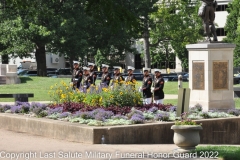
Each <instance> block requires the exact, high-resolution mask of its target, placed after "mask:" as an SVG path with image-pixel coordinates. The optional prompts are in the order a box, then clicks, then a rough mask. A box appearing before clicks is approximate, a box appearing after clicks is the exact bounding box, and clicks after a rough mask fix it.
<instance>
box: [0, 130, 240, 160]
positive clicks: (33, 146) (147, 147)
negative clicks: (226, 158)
mask: <svg viewBox="0 0 240 160" xmlns="http://www.w3.org/2000/svg"><path fill="white" fill-rule="evenodd" d="M0 135H2V136H1V138H0V140H1V145H0V151H4V152H5V153H12V154H13V153H22V152H24V153H25V154H26V153H30V152H31V153H35V157H31V158H30V159H29V160H42V159H54V160H58V159H61V160H62V159H63V160H65V159H66V160H70V159H81V160H105V159H108V160H109V159H111V160H120V159H145V160H150V159H168V160H174V159H182V160H185V159H194V160H200V159H205V158H177V156H178V155H179V154H178V153H177V152H176V148H177V146H176V145H174V144H133V145H119V144H114V145H113V144H95V145H92V144H82V143H75V142H69V141H63V140H58V139H51V138H47V137H40V136H34V135H29V134H27V133H16V132H12V131H7V130H4V129H0ZM200 146H206V145H200ZM238 146H239V145H238ZM80 154H81V155H82V157H81V158H80V157H79V158H77V157H74V156H76V155H78V156H80ZM173 154H174V156H173ZM3 155H4V154H2V155H1V156H3ZM53 155H55V157H50V156H53ZM61 155H64V158H60V156H61ZM101 155H102V157H100V156H101ZM110 155H111V158H110V157H107V156H110ZM130 155H133V156H135V158H130V157H129V156H130ZM141 155H144V156H143V157H142V158H141ZM168 155H169V158H168V157H167V156H168ZM43 156H44V157H43ZM47 156H48V157H47ZM70 156H71V157H70ZM103 156H105V157H103ZM6 159H7V158H6ZM15 159H16V158H15ZM18 160H23V158H19V159H18Z"/></svg>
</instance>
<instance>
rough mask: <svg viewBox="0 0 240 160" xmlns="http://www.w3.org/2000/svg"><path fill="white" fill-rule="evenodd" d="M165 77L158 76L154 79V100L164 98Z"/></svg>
mask: <svg viewBox="0 0 240 160" xmlns="http://www.w3.org/2000/svg"><path fill="white" fill-rule="evenodd" d="M163 88H164V79H163V78H162V77H158V78H157V77H156V78H155V80H154V100H159V99H164V92H163Z"/></svg>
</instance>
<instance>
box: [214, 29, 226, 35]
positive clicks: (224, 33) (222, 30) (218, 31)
mask: <svg viewBox="0 0 240 160" xmlns="http://www.w3.org/2000/svg"><path fill="white" fill-rule="evenodd" d="M216 32H217V36H226V31H224V28H217V30H216Z"/></svg>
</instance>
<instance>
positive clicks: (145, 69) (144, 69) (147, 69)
mask: <svg viewBox="0 0 240 160" xmlns="http://www.w3.org/2000/svg"><path fill="white" fill-rule="evenodd" d="M150 70H151V68H143V71H150Z"/></svg>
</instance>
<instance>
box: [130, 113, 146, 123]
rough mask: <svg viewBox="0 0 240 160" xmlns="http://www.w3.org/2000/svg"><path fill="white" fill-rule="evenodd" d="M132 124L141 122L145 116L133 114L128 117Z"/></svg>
mask: <svg viewBox="0 0 240 160" xmlns="http://www.w3.org/2000/svg"><path fill="white" fill-rule="evenodd" d="M130 120H131V121H132V122H133V123H134V124H138V123H143V122H144V120H145V118H144V116H143V115H140V114H133V115H132V117H131V119H130Z"/></svg>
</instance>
